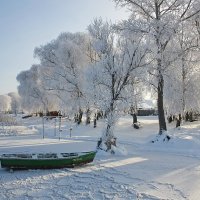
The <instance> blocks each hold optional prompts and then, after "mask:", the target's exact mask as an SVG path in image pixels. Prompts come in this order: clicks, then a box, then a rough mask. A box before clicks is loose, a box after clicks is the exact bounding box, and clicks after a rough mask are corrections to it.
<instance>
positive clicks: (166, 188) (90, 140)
mask: <svg viewBox="0 0 200 200" xmlns="http://www.w3.org/2000/svg"><path fill="white" fill-rule="evenodd" d="M139 121H140V122H141V124H142V128H141V129H139V130H136V129H133V127H132V126H131V123H132V118H131V117H129V116H126V117H122V118H120V120H119V122H118V124H117V126H116V128H115V134H116V137H117V145H118V147H117V149H116V153H115V154H114V155H111V154H108V153H106V152H103V151H99V152H98V153H97V155H96V157H95V160H94V162H93V163H90V164H87V165H85V166H82V167H76V168H70V169H67V168H65V169H53V170H19V171H14V172H13V173H11V172H9V171H8V170H6V169H2V168H1V169H0V200H36V199H37V200H38V199H41V200H64V199H65V200H101V199H102V200H104V199H105V200H109V199H112V200H128V199H130V200H199V199H200V122H192V123H185V124H183V125H182V127H181V128H180V129H175V128H174V127H175V124H170V126H169V127H168V129H169V131H168V135H170V136H171V137H172V139H171V140H170V141H168V142H167V141H163V140H162V139H161V138H159V139H158V141H157V142H155V143H152V142H151V141H152V140H154V139H155V138H156V135H157V132H158V120H157V117H153V116H151V117H139ZM57 126H58V123H57ZM71 127H72V132H71V134H72V135H71V137H70V131H69V130H70V128H71ZM102 127H103V122H99V121H98V123H97V128H96V129H94V128H93V127H92V124H91V125H89V126H86V125H84V124H83V125H80V126H76V125H75V124H73V123H72V122H70V121H67V120H64V121H62V132H60V134H59V132H58V128H57V129H56V130H55V120H54V119H53V120H50V121H45V125H44V130H45V131H44V134H43V125H42V119H41V118H28V119H23V120H22V119H18V120H17V125H15V126H13V127H11V128H10V130H8V131H7V132H6V131H5V127H4V129H3V128H1V132H0V152H1V153H22V152H23V153H24V152H25V153H28V152H35V153H37V152H75V151H90V150H94V149H95V148H96V144H97V139H98V138H99V137H100V136H101V131H102ZM43 136H44V139H43Z"/></svg>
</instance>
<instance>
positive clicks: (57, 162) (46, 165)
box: [0, 151, 96, 169]
mask: <svg viewBox="0 0 200 200" xmlns="http://www.w3.org/2000/svg"><path fill="white" fill-rule="evenodd" d="M73 154H74V153H73ZM40 155H41V154H40ZM95 155H96V152H95V151H91V152H83V153H80V154H79V153H75V154H74V155H73V156H66V157H62V158H59V157H54V158H51V157H49V158H45V156H44V157H41V158H32V156H31V157H30V156H27V158H21V157H20V158H19V157H16V158H15V157H14V156H13V157H9V154H4V156H2V157H1V158H0V161H1V167H2V168H10V169H56V168H67V167H75V166H80V165H83V164H86V163H90V162H92V161H93V160H94V157H95ZM29 157H30V158H29Z"/></svg>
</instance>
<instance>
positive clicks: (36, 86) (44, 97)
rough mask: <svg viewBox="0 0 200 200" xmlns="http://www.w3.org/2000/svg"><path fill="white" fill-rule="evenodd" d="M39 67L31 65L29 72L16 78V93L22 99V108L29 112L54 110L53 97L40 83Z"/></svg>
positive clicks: (22, 73) (24, 72)
mask: <svg viewBox="0 0 200 200" xmlns="http://www.w3.org/2000/svg"><path fill="white" fill-rule="evenodd" d="M40 68H41V66H40V65H33V66H32V67H31V68H30V70H27V71H22V72H21V73H20V74H18V76H17V81H18V82H19V83H20V84H19V86H18V93H19V95H20V96H21V98H22V107H23V108H24V109H25V110H26V111H29V112H37V111H43V112H47V111H48V110H54V109H55V108H54V105H55V104H54V103H55V102H54V97H53V96H52V95H51V94H49V93H47V91H46V90H45V88H44V86H43V84H42V82H41V71H40Z"/></svg>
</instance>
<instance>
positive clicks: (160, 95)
mask: <svg viewBox="0 0 200 200" xmlns="http://www.w3.org/2000/svg"><path fill="white" fill-rule="evenodd" d="M163 86H164V80H163V76H162V75H161V74H160V79H159V82H158V100H157V104H158V120H159V134H160V135H162V133H163V131H166V130H167V126H166V122H165V113H164V108H163Z"/></svg>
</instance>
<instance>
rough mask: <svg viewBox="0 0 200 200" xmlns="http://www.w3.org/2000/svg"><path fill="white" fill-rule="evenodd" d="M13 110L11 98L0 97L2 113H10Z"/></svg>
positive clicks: (0, 110) (6, 96)
mask: <svg viewBox="0 0 200 200" xmlns="http://www.w3.org/2000/svg"><path fill="white" fill-rule="evenodd" d="M10 109H11V97H10V96H8V95H0V112H8V111H10Z"/></svg>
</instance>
